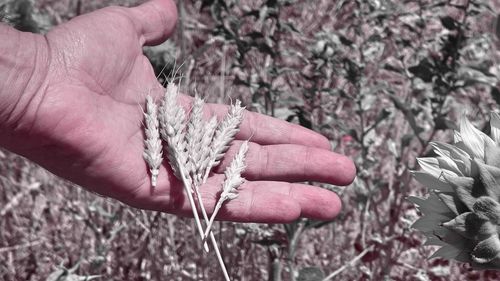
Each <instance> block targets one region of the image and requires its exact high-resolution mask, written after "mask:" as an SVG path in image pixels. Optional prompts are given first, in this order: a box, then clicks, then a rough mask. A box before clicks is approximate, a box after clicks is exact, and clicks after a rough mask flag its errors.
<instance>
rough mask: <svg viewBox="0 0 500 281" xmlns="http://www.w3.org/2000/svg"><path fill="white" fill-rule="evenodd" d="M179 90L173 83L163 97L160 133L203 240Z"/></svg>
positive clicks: (160, 110) (206, 249) (205, 246)
mask: <svg viewBox="0 0 500 281" xmlns="http://www.w3.org/2000/svg"><path fill="white" fill-rule="evenodd" d="M178 95H179V90H178V88H177V86H176V85H175V84H173V83H170V84H168V86H167V90H166V91H165V95H164V96H163V101H162V105H161V106H160V109H159V113H160V114H159V116H158V118H159V120H160V128H161V130H160V132H161V135H162V137H163V140H164V141H165V142H166V143H167V145H166V149H167V157H168V160H169V163H170V166H171V167H172V169H173V171H174V174H175V176H176V177H177V178H178V179H180V180H181V181H182V182H183V185H184V189H185V191H186V194H187V196H188V200H189V204H190V205H191V210H192V212H193V217H194V220H195V223H196V227H197V229H198V232H199V233H200V236H201V237H202V238H203V227H202V226H201V222H200V218H199V216H198V210H197V208H196V205H195V203H194V199H193V190H192V188H191V181H190V180H189V178H188V175H187V174H186V169H185V166H186V163H187V159H188V156H187V155H188V154H187V152H186V141H185V132H184V128H185V116H186V114H185V112H184V109H183V108H182V107H181V106H180V105H178V104H177V97H178ZM203 246H204V249H205V251H207V252H208V251H209V249H208V245H207V244H206V243H204V245H203Z"/></svg>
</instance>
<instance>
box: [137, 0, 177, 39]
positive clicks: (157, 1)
mask: <svg viewBox="0 0 500 281" xmlns="http://www.w3.org/2000/svg"><path fill="white" fill-rule="evenodd" d="M129 12H130V13H131V17H132V19H133V21H134V22H135V24H136V26H137V32H138V33H139V36H140V37H141V40H142V41H143V44H144V45H158V44H161V43H163V42H164V41H165V40H167V38H168V37H170V35H172V33H173V32H174V29H175V24H176V22H177V7H176V6H175V4H174V2H173V0H150V1H148V2H146V3H144V4H142V5H139V6H137V7H133V8H130V9H129Z"/></svg>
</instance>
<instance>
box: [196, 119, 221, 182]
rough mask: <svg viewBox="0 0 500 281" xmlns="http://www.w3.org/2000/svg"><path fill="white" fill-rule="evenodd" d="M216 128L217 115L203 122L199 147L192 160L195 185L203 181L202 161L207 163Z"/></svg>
mask: <svg viewBox="0 0 500 281" xmlns="http://www.w3.org/2000/svg"><path fill="white" fill-rule="evenodd" d="M216 128H217V117H215V116H213V117H212V118H211V119H210V121H208V122H207V123H205V126H204V130H203V137H202V138H201V142H200V147H199V150H198V152H197V153H196V154H195V155H196V158H194V159H193V161H194V168H195V169H196V171H195V172H194V180H195V184H196V185H201V184H202V183H203V174H204V172H205V169H204V167H203V163H208V161H209V160H208V158H209V157H210V153H211V151H212V149H211V146H212V140H213V137H214V134H215V129H216Z"/></svg>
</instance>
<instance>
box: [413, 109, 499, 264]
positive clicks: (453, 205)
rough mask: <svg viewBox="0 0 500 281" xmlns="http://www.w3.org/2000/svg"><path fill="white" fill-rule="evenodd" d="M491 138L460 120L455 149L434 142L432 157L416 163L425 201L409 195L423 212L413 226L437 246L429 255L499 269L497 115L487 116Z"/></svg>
mask: <svg viewBox="0 0 500 281" xmlns="http://www.w3.org/2000/svg"><path fill="white" fill-rule="evenodd" d="M490 127H491V137H490V136H488V135H486V134H484V133H483V132H481V131H480V130H478V129H476V128H475V127H474V126H473V125H472V124H471V123H470V122H469V120H468V119H467V118H466V116H465V114H464V115H463V116H462V117H461V119H460V123H459V131H455V141H454V144H453V145H450V144H446V143H441V142H436V143H433V144H432V147H433V149H434V152H435V153H436V154H437V156H436V157H427V158H419V159H417V160H418V162H419V164H420V166H421V168H422V171H418V172H414V173H413V175H414V177H415V179H417V181H419V182H420V183H422V184H424V185H425V186H427V187H428V188H429V189H430V192H429V193H430V194H429V196H428V197H427V198H418V197H410V198H409V200H410V201H411V202H413V203H414V204H416V205H417V206H418V208H419V209H420V211H421V212H422V214H423V217H421V218H420V219H418V220H417V221H416V222H415V223H414V224H413V228H416V229H419V230H420V231H422V232H423V233H424V234H425V235H426V236H427V238H428V239H427V242H426V245H437V246H441V248H439V250H438V251H436V252H435V253H434V254H433V255H432V256H431V258H433V257H442V258H446V259H454V260H457V261H461V262H469V263H471V265H472V266H473V267H475V268H484V269H500V238H499V232H500V203H499V202H500V186H499V184H500V115H498V114H497V113H492V114H491V120H490Z"/></svg>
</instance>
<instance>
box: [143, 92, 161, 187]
mask: <svg viewBox="0 0 500 281" xmlns="http://www.w3.org/2000/svg"><path fill="white" fill-rule="evenodd" d="M144 119H145V135H146V139H145V140H144V146H145V149H144V153H143V157H144V160H146V163H147V164H148V166H149V171H150V172H151V185H152V186H153V187H156V184H157V179H158V174H159V171H160V170H159V169H160V165H161V162H162V161H163V156H162V152H161V150H162V147H161V139H160V131H159V120H158V106H157V105H156V103H155V102H154V101H153V98H152V97H151V96H147V97H146V112H145V113H144Z"/></svg>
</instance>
